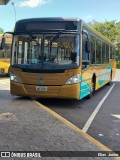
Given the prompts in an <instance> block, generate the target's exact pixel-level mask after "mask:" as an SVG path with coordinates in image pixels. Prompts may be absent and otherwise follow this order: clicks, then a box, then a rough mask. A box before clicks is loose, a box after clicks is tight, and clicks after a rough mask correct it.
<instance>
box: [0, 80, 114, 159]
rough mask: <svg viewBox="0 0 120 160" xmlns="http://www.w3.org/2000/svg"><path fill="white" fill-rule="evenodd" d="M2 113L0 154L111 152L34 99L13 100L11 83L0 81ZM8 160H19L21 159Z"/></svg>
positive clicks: (0, 107) (0, 117) (0, 121)
mask: <svg viewBox="0 0 120 160" xmlns="http://www.w3.org/2000/svg"><path fill="white" fill-rule="evenodd" d="M0 113H1V115H0V151H104V150H109V149H108V148H107V147H105V146H103V145H102V144H100V143H99V142H98V141H96V140H94V139H93V138H92V137H90V136H89V135H87V134H86V133H83V132H82V131H81V130H80V129H79V128H77V127H75V126H73V125H71V124H69V122H67V121H66V120H64V119H62V117H59V115H56V114H55V113H54V112H51V111H48V110H47V108H45V107H44V106H42V105H39V104H37V103H35V102H34V101H33V100H32V99H24V98H18V97H15V96H11V95H10V92H9V82H8V80H4V81H3V80H2V79H1V81H0ZM3 113H6V114H3ZM53 115H54V116H53ZM63 122H64V123H63ZM5 159H7V158H5ZM9 159H15V160H17V159H18V158H9ZM24 159H26V158H24ZM34 159H36V158H32V160H34ZM41 159H43V160H44V159H50V160H51V159H57V160H59V159H65V160H67V159H74V160H77V159H80V160H82V159H85V160H86V159H89V160H90V159H95V160H101V159H103V160H104V159H108V160H109V159H115V158H114V157H111V158H110V157H108V158H105V157H94V158H93V157H88V158H87V157H83V158H82V157H74V158H67V157H65V158H64V157H57V158H52V157H50V158H41Z"/></svg>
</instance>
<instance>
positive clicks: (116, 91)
mask: <svg viewBox="0 0 120 160" xmlns="http://www.w3.org/2000/svg"><path fill="white" fill-rule="evenodd" d="M111 88H112V89H111ZM110 89H111V92H110V93H109V95H108V96H107V97H106V99H105V100H104V98H105V96H106V95H107V93H108V91H110ZM37 100H38V101H39V102H40V103H42V104H43V105H45V106H47V107H48V108H50V109H52V110H53V111H55V112H56V113H58V114H59V115H61V116H62V117H64V118H65V119H67V120H68V121H70V122H71V123H73V124H74V125H76V126H77V127H79V128H80V129H83V128H84V126H85V124H86V122H87V121H88V119H89V118H90V116H91V115H92V114H93V112H94V111H95V110H96V109H97V107H98V106H99V105H101V106H100V108H99V110H98V112H97V113H96V115H95V117H94V118H93V115H92V116H91V118H93V121H92V122H91V124H90V126H89V128H88V129H87V131H86V132H87V133H88V134H89V135H91V136H92V137H94V138H95V139H97V140H98V141H100V142H101V143H103V144H104V145H106V146H107V147H109V148H110V149H112V150H114V151H120V71H119V70H117V73H116V77H115V79H114V81H113V82H112V84H111V85H110V86H109V85H105V86H104V87H103V88H101V89H99V90H98V91H96V93H95V94H94V95H93V97H92V98H91V99H86V98H85V99H83V100H81V101H76V100H61V99H37ZM103 100H104V102H102V101H103ZM101 103H102V104H101Z"/></svg>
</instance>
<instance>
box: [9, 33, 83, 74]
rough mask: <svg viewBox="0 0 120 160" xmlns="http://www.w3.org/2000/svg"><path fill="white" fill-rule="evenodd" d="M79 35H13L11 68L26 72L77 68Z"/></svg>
mask: <svg viewBox="0 0 120 160" xmlns="http://www.w3.org/2000/svg"><path fill="white" fill-rule="evenodd" d="M79 44H80V42H79V35H78V34H76V33H61V32H58V33H40V34H33V33H30V32H29V33H27V34H20V35H15V36H14V40H13V49H12V61H11V62H12V66H13V67H17V68H21V69H23V70H26V71H28V72H29V71H30V70H31V69H32V70H36V71H38V72H39V71H41V70H49V71H50V70H59V69H61V70H66V69H74V68H77V67H79V64H80V62H79V59H80V58H79V52H80V51H79V50H80V48H79Z"/></svg>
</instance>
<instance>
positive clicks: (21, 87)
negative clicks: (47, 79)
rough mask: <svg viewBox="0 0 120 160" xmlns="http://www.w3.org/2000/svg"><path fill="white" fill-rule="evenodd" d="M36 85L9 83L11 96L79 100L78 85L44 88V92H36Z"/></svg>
mask: <svg viewBox="0 0 120 160" xmlns="http://www.w3.org/2000/svg"><path fill="white" fill-rule="evenodd" d="M39 87H43V86H36V85H27V84H21V83H16V82H14V81H11V82H10V90H11V94H13V95H18V96H27V97H38V98H63V99H80V98H79V97H80V84H79V83H78V84H72V85H63V86H44V87H45V88H46V91H41V90H39V91H38V88H39Z"/></svg>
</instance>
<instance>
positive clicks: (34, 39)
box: [28, 31, 40, 46]
mask: <svg viewBox="0 0 120 160" xmlns="http://www.w3.org/2000/svg"><path fill="white" fill-rule="evenodd" d="M28 34H29V36H30V37H31V38H32V40H33V41H34V42H35V43H36V44H37V45H38V46H39V45H40V43H39V42H38V41H37V40H36V37H35V36H33V35H32V33H31V32H30V31H28Z"/></svg>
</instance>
